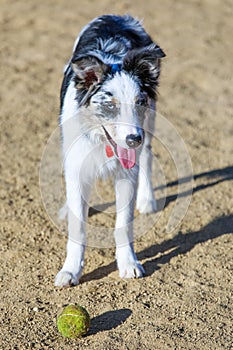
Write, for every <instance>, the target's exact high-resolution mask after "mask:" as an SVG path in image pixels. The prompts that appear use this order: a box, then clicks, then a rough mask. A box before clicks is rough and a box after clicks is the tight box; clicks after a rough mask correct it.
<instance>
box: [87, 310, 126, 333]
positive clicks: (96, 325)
mask: <svg viewBox="0 0 233 350" xmlns="http://www.w3.org/2000/svg"><path fill="white" fill-rule="evenodd" d="M131 314H132V311H131V310H130V309H119V310H113V311H107V312H104V313H103V314H101V315H99V316H96V317H94V318H93V319H92V320H91V326H90V329H89V332H88V333H87V336H89V335H94V334H96V333H99V332H103V331H110V330H112V329H114V328H117V327H118V326H120V325H121V324H122V323H124V322H125V321H126V320H127V318H128V317H129V316H130V315H131Z"/></svg>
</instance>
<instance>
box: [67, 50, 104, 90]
mask: <svg viewBox="0 0 233 350" xmlns="http://www.w3.org/2000/svg"><path fill="white" fill-rule="evenodd" d="M71 64H72V69H73V71H74V72H75V74H76V79H75V81H76V87H77V88H80V89H83V88H84V89H86V90H89V89H90V88H92V86H95V85H97V84H99V83H100V82H101V81H102V78H103V75H104V74H105V72H106V71H107V69H108V67H107V66H106V65H105V64H104V63H102V62H101V61H100V60H98V59H97V58H96V57H94V56H88V57H80V58H78V59H77V58H75V60H74V61H73V60H72V63H71Z"/></svg>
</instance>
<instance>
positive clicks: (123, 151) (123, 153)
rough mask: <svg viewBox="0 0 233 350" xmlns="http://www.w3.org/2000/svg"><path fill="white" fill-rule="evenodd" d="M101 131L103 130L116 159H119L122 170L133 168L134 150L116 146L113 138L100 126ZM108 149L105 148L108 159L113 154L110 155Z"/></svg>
mask: <svg viewBox="0 0 233 350" xmlns="http://www.w3.org/2000/svg"><path fill="white" fill-rule="evenodd" d="M102 127H103V129H104V133H105V135H106V137H107V140H108V142H109V143H110V144H111V146H112V148H113V150H114V153H115V155H116V157H117V158H118V159H119V161H120V163H121V165H122V167H123V168H124V169H131V168H133V167H134V166H135V164H136V150H135V149H134V148H124V147H121V146H120V145H118V144H117V143H116V142H115V141H114V140H113V138H112V137H111V135H110V134H109V133H108V132H107V130H106V129H105V127H104V126H103V125H102ZM108 147H110V146H108V145H107V146H106V153H107V155H108V157H111V156H112V155H113V153H112V154H111V151H110V152H109V149H108Z"/></svg>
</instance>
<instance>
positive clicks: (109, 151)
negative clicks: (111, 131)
mask: <svg viewBox="0 0 233 350" xmlns="http://www.w3.org/2000/svg"><path fill="white" fill-rule="evenodd" d="M105 151H106V155H107V157H108V158H111V157H113V156H114V152H113V150H112V147H111V146H109V145H106V146H105Z"/></svg>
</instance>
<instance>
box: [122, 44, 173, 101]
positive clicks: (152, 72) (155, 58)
mask: <svg viewBox="0 0 233 350" xmlns="http://www.w3.org/2000/svg"><path fill="white" fill-rule="evenodd" d="M165 56H166V55H165V53H164V52H163V50H162V49H161V48H160V47H159V46H158V45H156V44H152V45H149V46H146V47H144V48H142V49H135V50H131V51H129V52H128V54H127V55H126V56H125V58H124V61H123V70H124V71H126V72H128V73H129V74H131V75H134V76H136V77H137V78H138V79H139V81H140V83H141V84H142V89H143V90H144V91H146V92H147V93H148V95H149V97H151V98H155V96H156V87H157V85H158V79H159V75H160V61H161V58H163V57H165Z"/></svg>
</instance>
